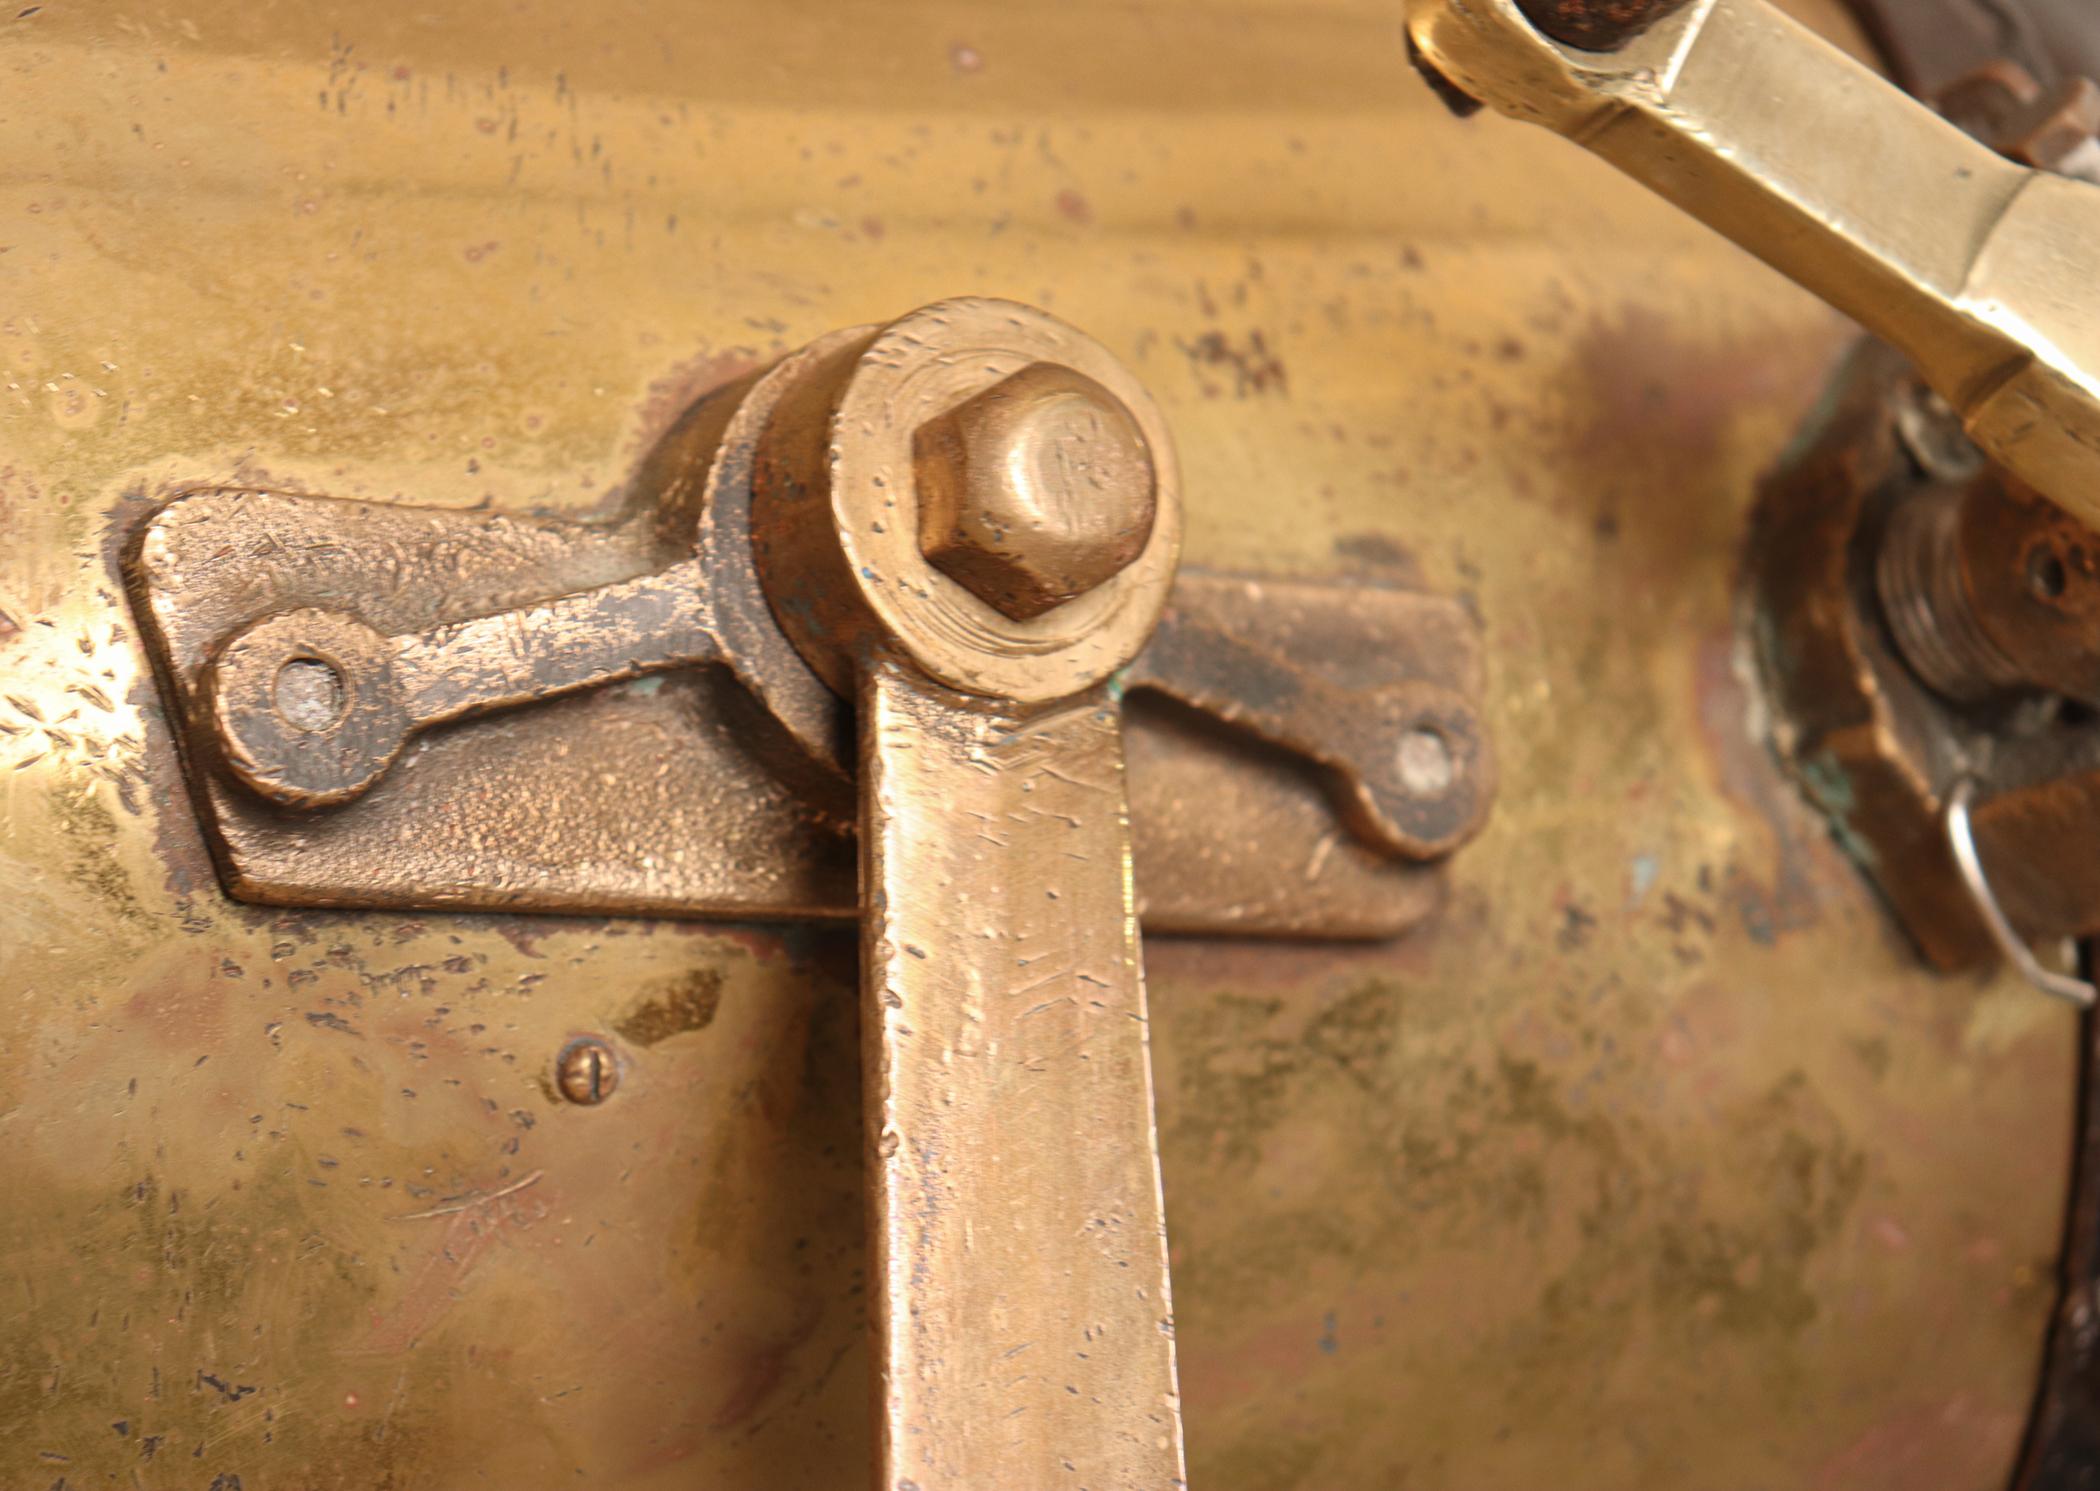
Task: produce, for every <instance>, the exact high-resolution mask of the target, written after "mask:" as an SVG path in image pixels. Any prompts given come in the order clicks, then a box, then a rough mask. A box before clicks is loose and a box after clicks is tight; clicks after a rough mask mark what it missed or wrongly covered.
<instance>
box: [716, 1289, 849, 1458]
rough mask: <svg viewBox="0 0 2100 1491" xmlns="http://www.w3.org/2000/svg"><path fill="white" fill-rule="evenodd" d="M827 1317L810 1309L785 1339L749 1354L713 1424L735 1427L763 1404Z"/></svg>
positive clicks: (774, 1391) (784, 1378) (775, 1390)
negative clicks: (790, 1363)
mask: <svg viewBox="0 0 2100 1491" xmlns="http://www.w3.org/2000/svg"><path fill="white" fill-rule="evenodd" d="M823 1318H824V1316H823V1312H822V1311H821V1310H816V1309H812V1310H810V1311H809V1312H808V1313H806V1314H805V1315H804V1316H803V1317H802V1319H801V1320H800V1321H798V1322H797V1323H796V1325H795V1326H794V1328H793V1329H792V1330H790V1331H789V1332H788V1334H787V1335H786V1336H784V1337H783V1338H782V1339H780V1340H778V1341H772V1342H768V1343H767V1344H766V1345H764V1346H761V1347H759V1348H757V1349H756V1350H754V1351H753V1352H752V1353H751V1354H750V1356H748V1357H747V1358H745V1361H744V1369H743V1371H742V1372H741V1373H740V1374H739V1375H738V1377H737V1380H736V1382H735V1383H734V1384H733V1385H732V1386H731V1387H730V1389H729V1392H728V1394H727V1396H726V1397H724V1398H723V1400H722V1406H721V1407H720V1408H718V1409H716V1410H715V1416H714V1420H713V1424H712V1427H713V1428H715V1429H717V1430H722V1429H733V1428H735V1427H736V1426H737V1425H739V1424H741V1423H744V1422H746V1421H747V1420H749V1419H750V1418H751V1416H752V1415H753V1414H755V1413H757V1412H758V1411H759V1409H761V1408H763V1407H764V1406H765V1405H766V1401H767V1400H768V1399H769V1398H771V1397H772V1396H773V1394H774V1393H776V1392H778V1391H779V1390H780V1385H781V1384H782V1383H783V1382H785V1381H786V1380H787V1372H788V1363H789V1362H790V1361H792V1360H793V1359H794V1355H795V1353H796V1352H797V1351H798V1350H800V1349H801V1348H802V1346H803V1345H804V1344H805V1343H807V1342H808V1340H809V1338H810V1337H811V1336H813V1335H815V1334H816V1330H817V1325H818V1323H819V1322H820V1321H821V1320H822V1319H823Z"/></svg>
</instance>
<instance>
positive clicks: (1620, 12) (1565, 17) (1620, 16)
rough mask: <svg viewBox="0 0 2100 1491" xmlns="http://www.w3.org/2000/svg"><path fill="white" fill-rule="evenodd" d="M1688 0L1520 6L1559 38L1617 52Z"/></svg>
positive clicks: (1527, 0)
mask: <svg viewBox="0 0 2100 1491" xmlns="http://www.w3.org/2000/svg"><path fill="white" fill-rule="evenodd" d="M1685 3H1686V0H1517V8H1518V9H1519V10H1521V11H1523V12H1524V14H1525V15H1526V16H1528V17H1529V18H1530V20H1531V24H1532V25H1534V26H1536V27H1538V28H1539V30H1541V31H1543V32H1545V33H1546V34H1547V35H1548V36H1550V37H1552V38H1553V39H1554V40H1555V41H1558V42H1563V43H1565V44H1566V45H1568V46H1571V47H1580V48H1582V49H1583V50H1584V51H1589V52H1616V51H1617V50H1618V49H1619V48H1621V47H1623V46H1625V45H1626V43H1628V42H1630V41H1632V40H1633V39H1634V38H1635V37H1636V36H1639V35H1640V34H1641V33H1642V32H1643V31H1646V30H1647V29H1648V28H1649V27H1650V26H1653V25H1654V24H1655V23H1656V22H1658V21H1661V20H1664V19H1666V18H1667V17H1669V16H1670V15H1672V14H1674V13H1675V12H1677V11H1679V10H1682V9H1683V8H1684V6H1685Z"/></svg>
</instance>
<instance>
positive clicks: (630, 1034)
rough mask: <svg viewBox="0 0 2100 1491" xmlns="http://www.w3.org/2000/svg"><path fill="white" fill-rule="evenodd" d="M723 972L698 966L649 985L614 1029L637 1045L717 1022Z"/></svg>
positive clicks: (650, 1042)
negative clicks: (716, 1015)
mask: <svg viewBox="0 0 2100 1491" xmlns="http://www.w3.org/2000/svg"><path fill="white" fill-rule="evenodd" d="M722 983H723V979H722V973H721V970H719V969H715V968H695V969H694V970H693V971H692V972H690V973H682V974H680V975H678V977H676V978H671V979H664V980H662V981H660V982H658V983H655V984H652V985H650V986H649V989H648V990H647V991H646V992H645V993H644V994H643V996H642V998H641V999H640V1000H639V1001H637V1002H636V1004H635V1006H634V1008H632V1009H631V1010H629V1011H628V1012H627V1013H626V1014H624V1015H622V1016H621V1017H620V1018H619V1019H618V1020H616V1021H614V1022H613V1029H614V1030H615V1031H616V1032H618V1033H619V1035H620V1036H621V1037H623V1038H624V1039H626V1040H628V1041H631V1042H633V1043H634V1044H635V1045H637V1046H653V1045H656V1044H657V1043H658V1042H659V1041H667V1040H669V1039H670V1038H671V1037H672V1036H674V1035H683V1034H684V1033H685V1032H687V1031H689V1030H705V1029H707V1027H708V1026H709V1025H712V1024H713V1023H714V1018H715V1011H716V1010H717V1009H719V1008H720V1007H721V1004H722Z"/></svg>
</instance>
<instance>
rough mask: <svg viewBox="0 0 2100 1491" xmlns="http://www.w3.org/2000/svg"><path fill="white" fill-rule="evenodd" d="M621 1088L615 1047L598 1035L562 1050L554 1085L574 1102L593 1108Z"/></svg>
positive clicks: (570, 1043) (555, 1072) (573, 1043)
mask: <svg viewBox="0 0 2100 1491" xmlns="http://www.w3.org/2000/svg"><path fill="white" fill-rule="evenodd" d="M619 1085H620V1065H619V1063H618V1062H617V1061H615V1060H614V1059H613V1054H612V1048H611V1047H609V1046H607V1045H606V1044H605V1042H603V1041H601V1040H599V1039H598V1038H597V1037H595V1036H588V1035H587V1036H583V1037H580V1038H579V1039H577V1040H573V1041H571V1042H569V1044H568V1045H566V1046H564V1047H562V1048H561V1055H560V1056H558V1057H556V1058H555V1061H554V1086H555V1088H556V1090H557V1091H559V1092H560V1093H561V1095H562V1096H563V1097H565V1098H567V1099H568V1100H569V1101H570V1102H572V1103H581V1104H582V1105H583V1106H585V1107H587V1108H588V1107H592V1106H594V1105H596V1104H598V1103H602V1102H604V1101H605V1100H606V1099H607V1098H609V1097H611V1096H612V1095H613V1089H614V1088H615V1087H618V1086H619Z"/></svg>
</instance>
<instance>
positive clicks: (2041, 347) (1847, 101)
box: [1407, 0, 2100, 527]
mask: <svg viewBox="0 0 2100 1491" xmlns="http://www.w3.org/2000/svg"><path fill="white" fill-rule="evenodd" d="M1535 3H1536V0H1534V5H1535ZM1649 8H1650V10H1653V9H1655V7H1652V6H1651V7H1649ZM1407 14H1408V27H1409V34H1410V36H1411V38H1412V40H1413V42H1414V45H1415V46H1416V48H1417V49H1418V50H1419V52H1420V54H1421V55H1422V57H1423V59H1424V60H1425V61H1426V62H1427V63H1428V64H1429V65H1430V66H1431V67H1433V68H1434V69H1435V70H1436V71H1437V72H1438V73H1440V74H1442V75H1443V76H1444V77H1445V78H1446V79H1448V80H1449V81H1450V82H1451V83H1452V84H1454V85H1455V86H1456V87H1458V88H1459V89H1460V90H1461V91H1463V92H1464V93H1466V94H1468V95H1470V96H1472V97H1474V98H1477V99H1479V100H1481V101H1483V102H1485V103H1487V104H1489V105H1490V106H1492V107H1494V108H1495V109H1497V110H1499V111H1501V112H1502V113H1505V114H1509V115H1511V116H1513V117H1515V118H1518V119H1524V120H1529V121H1531V122H1533V123H1537V124H1543V125H1546V126H1547V127H1548V128H1551V129H1554V130H1557V131H1559V132H1560V133H1561V134H1564V135H1567V136H1568V137H1569V138H1570V139H1573V140H1575V141H1576V142H1578V143H1579V144H1581V145H1583V146H1585V147H1586V148H1588V149H1590V150H1592V151H1594V152H1596V153H1597V154H1598V155H1600V156H1602V157H1604V158H1605V159H1606V160H1608V161H1610V162H1612V164H1614V165H1616V166H1618V167H1619V168H1620V169H1621V170H1623V171H1625V172H1626V173H1627V174H1628V175H1630V176H1632V177H1634V178H1635V179H1636V180H1638V181H1640V182H1642V183H1643V184H1645V185H1647V186H1649V187H1651V188H1653V189H1654V190H1655V191H1657V192H1658V193H1660V194H1661V195H1662V196H1664V197H1665V198H1667V199H1668V200H1670V201H1671V202H1674V203H1675V204H1677V205H1678V206H1680V207H1682V208H1684V209H1685V210H1686V211H1687V212H1690V213H1691V214H1692V215H1693V216H1695V217H1698V218H1699V219H1701V220H1702V221H1704V222H1705V223H1707V224H1708V225H1710V226H1712V227H1714V228H1716V229H1718V230H1719V231H1720V232H1722V233H1724V234H1726V235H1727V236H1728V237H1730V238H1732V239H1734V240H1735V241H1736V242H1737V243H1739V244H1741V245H1742V246H1743V247H1745V248H1747V249H1749V250H1750V251H1752V252H1753V253H1755V254H1757V255H1758V256H1759V257H1761V258H1763V259H1764V260H1765V261H1766V262H1767V263H1769V264H1771V265H1773V266H1774V267H1775V268H1777V269H1779V270H1780V271H1782V272H1783V273H1785V274H1787V275H1789V276H1791V277H1792V278H1793V279H1795V280H1797V281H1798V282H1800V283H1801V284H1802V285H1804V286H1806V287H1807V288H1808V289H1810V290H1813V291H1814V292H1816V293H1817V294H1818V295H1821V296H1822V297H1823V298H1824V299H1825V300H1827V301H1829V302H1830V303H1831V304H1832V305H1834V306H1836V307H1837V308H1838V309H1839V310H1842V311H1844V312H1845V313H1846V314H1847V315H1850V316H1851V317H1853V318H1854V319H1855V320H1857V321H1859V322H1860V323H1861V324H1862V325H1864V326H1866V327H1867V328H1868V329H1869V330H1870V331H1873V332H1874V333H1876V334H1877V335H1879V336H1881V337H1883V338H1885V339H1886V340H1888V341H1890V342H1892V343H1894V344H1895V345H1896V346H1898V347H1899V348H1901V349H1902V350H1903V351H1904V352H1905V353H1906V354H1907V355H1909V356H1910V358H1911V359H1912V360H1913V361H1914V362H1915V363H1916V364H1917V366H1918V368H1919V369H1920V371H1921V372H1922V373H1923V375H1924V376H1925V378H1926V379H1927V381H1928V382H1930V383H1931V384H1932V386H1933V388H1934V389H1935V390H1937V391H1938V392H1939V393H1940V394H1941V395H1942V396H1943V397H1944V398H1946V399H1947V401H1948V402H1949V403H1950V404H1951V405H1953V406H1954V408H1955V409H1956V410H1957V411H1958V412H1959V413H1960V415H1961V418H1962V422H1963V424H1964V425H1965V426H1966V427H1967V429H1968V431H1969V434H1970V435H1971V436H1972V437H1973V438H1974V439H1975V440H1976V442H1977V443H1978V444H1979V445H1981V446H1982V447H1983V448H1984V449H1985V450H1986V451H1987V452H1989V453H1990V454H1991V455H1992V456H1994V457H1995V458H1996V459H1997V460H1999V461H2000V462H2002V463H2003V464H2004V465H2005V466H2007V467H2008V468H2010V469H2011V470H2012V471H2013V472H2015V473H2016V474H2018V475H2019V476H2021V477H2023V478H2025V479H2026V480H2027V481H2028V482H2029V483H2030V484H2031V485H2033V486H2034V487H2036V488H2037V489H2038V490H2040V491H2042V492H2043V493H2044V494H2046V495H2047V496H2049V497H2050V498H2051V499H2052V500H2054V501H2056V502H2058V503H2060V504H2061V505H2063V506H2064V507H2066V508H2068V509H2070V510H2071V511H2072V512H2074V513H2076V514H2078V515H2079V516H2080V517H2081V518H2083V519H2084V520H2085V521H2086V522H2087V523H2088V524H2090V525H2093V526H2096V527H2100V295H2096V294H2095V293H2094V289H2093V284H2094V273H2095V269H2096V268H2100V247H2096V246H2100V188H2095V187H2092V186H2089V185H2087V184H2085V183H2083V182H2077V181H2071V180H2068V179H2065V178H2063V177H2059V176H2055V175H2051V174H2049V173H2045V172H2039V171H2034V170H2030V169H2028V168H2026V167H2023V166H2018V165H2014V164H2012V163H2011V162H2009V161H2006V160H2004V159H2002V158H2001V157H1999V156H1998V155H1996V154H1994V153H1993V152H1991V151H1990V150H1988V149H1986V148H1985V147H1983V146H1982V145H1980V144H1978V143H1976V142H1975V141H1974V140H1971V139H1970V138H1969V137H1968V136H1967V135H1964V134H1963V133H1962V132H1961V131H1960V130H1958V129H1956V128H1955V127H1954V126H1953V125H1951V124H1948V123H1947V122H1945V121H1944V120H1942V119H1941V118H1939V116H1938V115H1936V114H1934V113H1932V112H1931V111H1930V110H1929V109H1927V108H1925V107H1924V106H1923V105H1921V104H1918V103H1916V102H1914V101H1913V100H1911V99H1910V98H1909V97H1907V96H1906V95H1904V94H1902V93H1900V92H1899V91H1897V90H1896V89H1895V88H1893V87H1891V86H1890V85H1889V84H1887V83H1886V82H1884V81H1883V80H1882V79H1881V78H1879V77H1878V76H1876V75H1875V74H1874V73H1872V72H1871V71H1869V70H1868V69H1866V68H1865V67H1862V66H1861V65H1859V64H1858V63H1856V62H1854V61H1852V60H1851V59H1850V58H1848V57H1846V56H1844V55H1843V54H1842V53H1840V52H1839V51H1837V49H1835V48H1834V47H1831V46H1829V45H1828V44H1826V43H1825V42H1823V41H1822V40H1821V39H1820V38H1818V37H1816V36H1814V35H1813V34H1812V33H1810V32H1809V31H1808V30H1806V29H1805V28H1804V27H1802V26H1800V25H1798V24H1797V23H1795V22H1794V21H1793V20H1791V19H1789V18H1788V17H1786V16H1784V15H1782V14H1781V13H1780V12H1778V11H1777V10H1775V9H1774V8H1773V7H1772V6H1770V5H1769V4H1766V3H1764V0H1691V3H1690V4H1687V5H1685V6H1684V7H1683V8H1682V9H1679V10H1677V11H1676V12H1675V13H1674V14H1669V15H1666V16H1665V17H1664V18H1663V19H1661V20H1659V21H1656V22H1655V23H1654V24H1653V25H1651V26H1650V27H1649V28H1648V29H1647V30H1645V31H1641V32H1639V33H1638V34H1637V35H1634V36H1632V37H1631V39H1629V40H1626V41H1625V42H1624V44H1623V45H1622V46H1620V48H1619V49H1618V50H1616V51H1610V52H1600V51H1588V50H1584V49H1582V48H1578V47H1574V46H1569V45H1565V44H1563V43H1561V42H1559V41H1555V40H1554V39H1552V38H1551V37H1549V36H1547V35H1545V34H1544V33H1543V32H1541V31H1540V30H1539V29H1538V28H1537V27H1536V26H1535V25H1534V24H1533V23H1532V22H1531V21H1530V20H1529V19H1527V18H1526V16H1525V14H1524V10H1523V9H1522V8H1520V5H1519V0H1408V7H1407Z"/></svg>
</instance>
